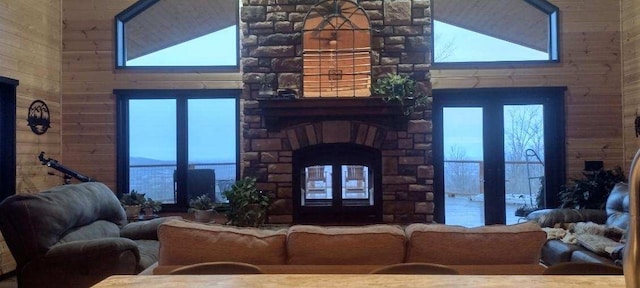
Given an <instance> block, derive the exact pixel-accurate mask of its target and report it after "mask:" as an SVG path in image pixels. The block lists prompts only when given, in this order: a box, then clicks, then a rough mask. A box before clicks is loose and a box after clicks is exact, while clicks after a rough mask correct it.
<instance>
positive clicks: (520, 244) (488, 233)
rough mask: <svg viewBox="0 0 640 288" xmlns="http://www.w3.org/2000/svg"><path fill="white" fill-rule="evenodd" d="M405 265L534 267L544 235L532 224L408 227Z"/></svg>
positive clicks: (424, 225)
mask: <svg viewBox="0 0 640 288" xmlns="http://www.w3.org/2000/svg"><path fill="white" fill-rule="evenodd" d="M405 232H406V234H407V239H408V240H409V242H408V244H407V257H406V262H430V263H437V264H445V265H499V264H537V263H538V262H539V261H540V253H541V250H542V245H544V243H545V241H546V240H547V236H546V234H545V232H544V231H543V230H542V229H541V228H540V226H539V225H538V224H536V223H534V222H525V223H521V224H515V225H489V226H482V227H475V228H466V227H462V226H452V225H443V224H411V225H409V226H407V227H406V228H405Z"/></svg>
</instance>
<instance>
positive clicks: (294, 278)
mask: <svg viewBox="0 0 640 288" xmlns="http://www.w3.org/2000/svg"><path fill="white" fill-rule="evenodd" d="M94 287H101V288H106V287H118V288H120V287H160V288H162V287H169V288H176V287H243V288H244V287H279V288H281V287H284V288H288V287H291V288H297V287H312V288H316V287H317V288H327V287H344V288H346V287H349V288H360V287H362V288H365V287H366V288H369V287H447V288H449V287H474V288H482V287H518V288H524V287H552V288H553V287H556V288H572V287H575V288H584V287H599V288H600V287H620V288H622V287H625V282H624V277H623V276H621V275H620V276H593V275H578V276H555V275H553V276H552V275H371V274H369V275H367V274H362V275H356V274H324V275H323V274H260V275H255V274H254V275H149V276H147V275H117V276H111V277H109V278H107V279H105V280H103V281H102V282H100V283H98V284H97V285H96V286H94Z"/></svg>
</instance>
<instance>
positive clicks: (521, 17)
mask: <svg viewBox="0 0 640 288" xmlns="http://www.w3.org/2000/svg"><path fill="white" fill-rule="evenodd" d="M433 19H434V21H433V33H432V37H433V41H432V42H433V49H432V51H433V52H432V53H431V54H432V62H433V63H435V64H438V63H469V62H485V63H486V62H494V63H495V62H511V61H537V62H552V61H557V60H558V27H557V26H558V8H557V7H556V6H554V5H552V4H550V3H549V2H547V1H545V0H434V1H433Z"/></svg>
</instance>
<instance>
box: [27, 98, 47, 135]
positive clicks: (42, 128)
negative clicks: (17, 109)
mask: <svg viewBox="0 0 640 288" xmlns="http://www.w3.org/2000/svg"><path fill="white" fill-rule="evenodd" d="M27 115H29V116H27V122H28V124H27V125H28V126H29V127H30V128H31V131H33V133H35V134H37V135H42V134H44V133H46V132H47V130H48V129H49V127H51V121H50V120H49V107H48V106H47V104H46V103H44V101H42V100H36V101H33V102H32V103H31V105H30V106H29V113H28V114H27Z"/></svg>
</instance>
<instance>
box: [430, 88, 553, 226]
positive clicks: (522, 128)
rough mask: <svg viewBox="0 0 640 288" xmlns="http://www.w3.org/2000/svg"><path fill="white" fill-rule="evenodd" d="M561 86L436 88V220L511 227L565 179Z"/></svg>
mask: <svg viewBox="0 0 640 288" xmlns="http://www.w3.org/2000/svg"><path fill="white" fill-rule="evenodd" d="M564 90H565V89H564V88H502V89H497V88H496V89H443V90H434V91H433V97H434V106H433V122H434V141H433V145H434V165H435V168H436V169H435V172H436V173H435V179H434V186H435V191H436V197H435V199H434V202H435V205H436V211H435V219H436V221H437V222H438V223H446V224H452V225H462V226H467V227H474V226H481V225H489V224H514V223H517V222H518V221H520V220H522V218H523V217H524V216H526V214H527V213H528V212H529V211H532V210H536V209H541V208H544V207H548V206H554V205H555V203H557V199H556V195H557V190H558V189H559V187H560V185H561V183H563V181H564V117H563V112H564V99H563V98H564Z"/></svg>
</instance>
